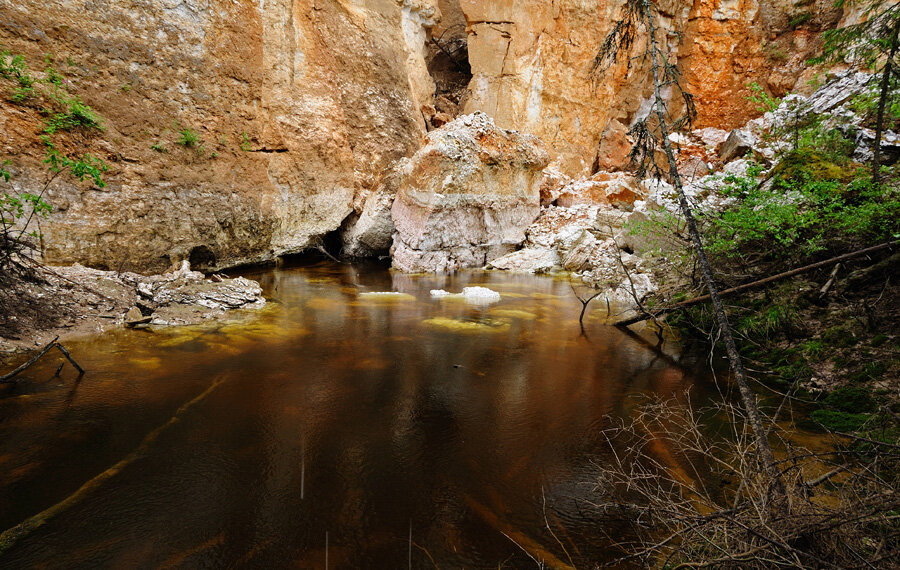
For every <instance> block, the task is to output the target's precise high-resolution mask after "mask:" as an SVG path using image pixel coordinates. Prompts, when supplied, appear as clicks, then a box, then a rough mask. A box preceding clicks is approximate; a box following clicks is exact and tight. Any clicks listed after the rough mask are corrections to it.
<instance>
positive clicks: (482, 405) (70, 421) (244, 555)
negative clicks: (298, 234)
mask: <svg viewBox="0 0 900 570" xmlns="http://www.w3.org/2000/svg"><path fill="white" fill-rule="evenodd" d="M249 276H250V277H252V278H254V279H257V280H259V281H260V282H261V284H262V285H263V287H264V289H265V291H266V294H267V297H268V298H269V299H271V302H270V303H269V304H268V305H267V307H266V308H264V309H262V310H260V311H258V312H245V313H240V314H236V315H233V316H231V317H230V318H229V319H227V320H225V321H220V322H213V323H208V324H206V325H203V326H197V327H190V328H181V329H161V330H153V331H127V330H120V331H116V332H113V333H109V334H105V335H103V336H100V337H96V338H92V339H87V340H83V341H81V342H71V343H67V344H68V345H69V346H70V349H72V350H73V351H77V354H78V358H79V360H80V361H82V363H83V364H84V365H85V367H86V368H87V369H88V371H89V372H88V374H87V375H85V377H84V378H83V379H82V380H81V381H80V383H78V384H77V385H75V384H73V379H74V378H73V377H69V376H66V374H65V373H64V374H63V378H61V379H60V378H53V373H54V371H55V369H56V364H57V363H56V362H54V361H53V359H48V360H47V362H42V363H41V364H40V365H38V366H35V367H33V368H32V369H29V371H28V373H27V375H26V376H25V378H24V381H23V383H22V384H21V385H20V386H18V387H16V388H14V389H12V390H9V391H6V392H2V393H0V482H2V484H0V526H2V528H3V529H6V528H10V527H12V526H14V525H16V524H17V523H20V522H21V521H23V520H25V519H27V518H28V517H30V516H33V515H35V514H36V513H39V512H41V511H44V510H45V509H47V508H48V507H51V506H52V505H55V504H57V503H59V502H60V501H63V500H65V499H66V498H67V497H69V496H71V495H72V494H73V493H75V492H76V491H77V490H78V489H79V488H80V487H81V486H82V485H84V484H85V482H86V481H89V480H91V479H92V478H95V477H97V475H98V474H100V473H103V472H104V471H105V470H107V469H108V468H109V467H110V466H112V465H115V464H117V462H119V461H121V460H122V458H123V457H127V456H129V454H132V453H133V452H134V451H135V450H136V449H141V450H142V452H141V453H140V454H138V456H137V457H135V458H134V460H133V461H131V462H129V463H128V464H127V465H126V466H124V467H123V468H121V470H118V471H117V472H116V473H115V475H114V476H113V477H110V478H108V479H106V480H104V482H103V483H102V485H100V486H99V487H98V488H96V489H93V490H91V492H89V493H86V494H85V498H84V499H83V500H81V501H79V502H77V504H73V505H72V506H71V507H70V508H68V509H66V510H64V511H62V512H60V513H59V514H58V515H56V516H55V517H54V518H52V520H49V521H48V522H47V523H46V524H45V525H44V526H42V527H40V528H39V529H37V530H35V531H34V532H32V533H31V534H29V535H28V536H26V537H24V538H23V539H22V540H21V541H19V542H18V543H17V544H16V545H15V546H14V547H13V548H11V549H10V550H9V551H8V552H6V553H5V554H3V555H2V556H0V567H3V568H7V567H8V568H21V567H31V566H39V565H51V566H64V567H70V568H71V567H110V566H115V567H129V568H131V567H157V566H188V567H195V566H203V567H232V566H242V567H283V566H293V567H299V568H323V567H324V566H325V561H326V557H327V559H328V565H329V566H330V567H333V568H341V567H343V568H398V567H407V566H408V565H410V564H411V565H412V567H415V568H428V567H435V566H436V567H440V568H459V567H466V568H497V567H498V566H500V565H505V567H508V568H509V567H512V568H519V567H535V562H534V559H535V558H536V559H539V560H543V561H544V562H546V563H548V564H550V565H563V566H565V565H574V566H576V567H579V568H580V567H592V566H593V563H594V562H597V561H603V560H607V559H610V558H611V557H615V556H616V555H617V553H616V552H613V551H612V550H611V549H610V541H615V540H619V539H622V538H626V537H624V536H623V535H622V531H621V530H619V529H617V528H616V527H615V525H614V524H611V523H610V522H609V521H606V522H601V521H600V520H598V519H597V518H596V517H595V516H594V515H593V514H592V510H591V508H590V500H591V495H592V488H593V472H594V470H593V467H592V466H593V465H594V464H595V462H597V461H603V457H602V456H601V455H598V452H597V450H598V449H599V447H600V445H599V444H600V442H599V435H598V432H599V430H600V429H602V428H603V427H604V426H605V425H607V424H608V422H609V421H611V420H610V416H612V417H615V416H617V415H618V416H623V415H627V414H628V412H629V409H630V407H631V406H632V405H633V402H634V400H635V398H634V396H636V395H640V394H648V393H651V394H652V393H656V394H662V395H666V396H670V395H673V394H683V392H684V390H685V389H686V388H688V387H691V386H692V385H694V383H695V378H697V377H698V373H697V371H696V370H692V369H691V367H685V366H683V365H682V364H680V363H679V361H678V358H679V354H678V353H677V349H673V348H671V347H669V346H668V344H669V343H667V346H666V347H664V348H666V351H665V352H663V351H660V350H657V349H655V348H654V347H653V346H652V343H651V345H650V346H648V345H647V344H646V342H644V340H643V339H642V338H641V337H634V336H630V335H628V334H624V333H622V332H621V331H618V330H616V329H614V328H612V327H608V326H605V325H604V324H603V322H602V321H603V316H604V315H605V312H606V311H605V307H604V308H600V309H598V308H597V306H598V305H595V306H594V307H593V310H592V311H590V312H589V313H588V315H587V317H586V319H585V328H586V332H587V333H588V334H587V335H582V334H581V329H580V327H579V324H578V316H579V313H580V311H581V304H580V303H579V302H578V301H577V300H576V299H575V298H574V297H573V296H572V294H571V290H570V287H569V284H568V282H567V281H564V280H555V279H552V278H548V277H534V276H517V275H511V274H503V273H483V272H472V273H457V274H454V275H449V276H434V275H404V274H398V273H392V272H390V271H388V270H386V269H385V268H384V267H382V266H377V265H339V264H334V263H330V262H327V263H326V262H309V261H306V262H304V263H302V264H300V265H299V266H295V267H284V268H280V269H260V270H257V271H256V272H253V273H252V274H251V275H249ZM469 285H481V286H485V287H489V288H491V289H493V290H495V291H498V292H500V293H501V301H500V302H498V303H495V304H491V305H486V306H477V305H471V304H466V303H464V302H461V301H457V300H453V299H445V300H437V299H433V298H432V297H431V296H430V294H429V291H430V290H431V289H445V290H448V291H451V292H458V291H460V290H461V289H462V287H464V286H469ZM377 292H395V293H397V294H396V295H377V294H376V295H372V294H367V293H377ZM48 378H49V380H48ZM216 379H224V380H223V382H222V384H221V385H219V386H217V388H216V389H215V391H212V392H210V393H209V394H208V396H207V397H205V399H204V400H203V401H202V402H199V403H197V404H196V405H195V406H193V407H191V408H190V409H187V410H182V411H181V412H179V411H178V410H179V408H180V407H181V406H182V405H183V404H185V402H189V401H191V400H192V399H194V398H196V397H197V395H198V394H201V393H204V391H205V390H207V389H208V388H209V387H210V386H211V385H212V383H213V382H214V381H216ZM704 390H705V388H704V387H703V383H702V382H700V383H698V385H697V386H696V387H694V388H693V392H694V394H695V396H696V395H698V394H700V395H702V394H703V393H704ZM699 397H702V396H699ZM176 416H177V418H178V421H177V424H176V425H170V426H169V427H167V428H166V429H164V430H161V431H160V432H159V434H158V436H157V437H155V438H154V439H153V441H152V442H151V443H150V444H149V445H145V443H142V442H145V438H147V435H148V434H150V433H154V430H157V429H158V428H159V427H160V426H162V425H165V424H167V422H170V419H171V418H173V417H176ZM548 527H549V529H548ZM551 531H552V532H551ZM326 533H327V547H326ZM410 537H411V538H410Z"/></svg>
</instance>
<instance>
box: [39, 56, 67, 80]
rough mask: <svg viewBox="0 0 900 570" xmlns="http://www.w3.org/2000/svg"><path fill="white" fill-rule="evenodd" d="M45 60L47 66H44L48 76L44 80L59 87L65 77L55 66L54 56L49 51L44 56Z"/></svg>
mask: <svg viewBox="0 0 900 570" xmlns="http://www.w3.org/2000/svg"><path fill="white" fill-rule="evenodd" d="M44 62H45V63H46V64H47V67H46V68H44V73H46V74H47V78H46V79H45V80H44V81H45V82H47V83H50V84H52V85H56V86H57V87H62V84H63V80H64V79H65V77H63V75H62V74H61V73H60V72H59V71H57V70H56V67H54V66H53V56H52V55H50V54H49V53H48V54H47V55H45V56H44Z"/></svg>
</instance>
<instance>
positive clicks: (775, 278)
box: [613, 240, 900, 327]
mask: <svg viewBox="0 0 900 570" xmlns="http://www.w3.org/2000/svg"><path fill="white" fill-rule="evenodd" d="M897 245H900V240H895V241H891V242H887V243H883V244H881V245H875V246H872V247H867V248H865V249H860V250H858V251H853V252H850V253H845V254H844V255H839V256H837V257H832V258H831V259H826V260H824V261H819V262H816V263H812V264H810V265H804V266H803V267H798V268H797V269H792V270H790V271H785V272H784V273H779V274H777V275H772V276H771V277H766V278H765V279H760V280H759V281H754V282H752V283H745V284H743V285H738V286H737V287H732V288H730V289H724V290H722V291H719V296H720V297H725V296H727V295H734V294H735V293H743V292H744V291H749V290H750V289H755V288H757V287H762V286H763V285H768V284H769V283H774V282H775V281H780V280H782V279H787V278H788V277H793V276H795V275H800V274H801V273H806V272H807V271H812V270H813V269H819V268H820V267H826V266H828V265H831V264H832V263H840V262H841V261H844V260H847V259H853V258H854V257H859V256H861V255H866V254H867V253H874V252H876V251H880V250H882V249H888V248H890V247H893V246H897ZM709 300H710V296H709V295H701V296H700V297H694V298H693V299H688V300H687V301H682V302H681V303H676V304H674V305H672V306H671V307H664V308H662V309H659V310H656V311H654V312H653V313H642V314H640V315H637V316H634V317H631V318H629V319H623V320H621V321H618V322H616V323H613V324H614V325H615V326H617V327H627V326H631V325H633V324H637V323H640V322H642V321H646V320H648V319H654V318H656V317H660V316H662V315H665V314H666V313H671V312H672V311H678V310H680V309H686V308H688V307H693V306H694V305H700V304H703V303H707V302H709Z"/></svg>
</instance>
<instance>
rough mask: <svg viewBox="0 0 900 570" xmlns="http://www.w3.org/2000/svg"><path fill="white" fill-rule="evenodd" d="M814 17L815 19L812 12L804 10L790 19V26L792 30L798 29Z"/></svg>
mask: <svg viewBox="0 0 900 570" xmlns="http://www.w3.org/2000/svg"><path fill="white" fill-rule="evenodd" d="M812 19H813V15H812V13H810V12H802V13H800V14H797V15H796V16H794V17H793V18H791V19H790V20H789V21H788V27H789V28H791V29H792V30H796V29H797V28H799V27H800V26H802V25H804V24H806V23H807V22H809V21H810V20H812Z"/></svg>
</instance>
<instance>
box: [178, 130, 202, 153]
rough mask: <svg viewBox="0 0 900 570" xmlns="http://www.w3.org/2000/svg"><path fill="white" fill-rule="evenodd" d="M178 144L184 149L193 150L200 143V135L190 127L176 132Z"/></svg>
mask: <svg viewBox="0 0 900 570" xmlns="http://www.w3.org/2000/svg"><path fill="white" fill-rule="evenodd" d="M178 135H179V137H178V141H177V142H178V144H180V145H181V146H183V147H186V148H193V147H194V146H196V145H197V143H198V142H200V135H198V134H197V131H195V130H194V129H192V128H190V127H185V128H183V129H181V130H179V131H178Z"/></svg>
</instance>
